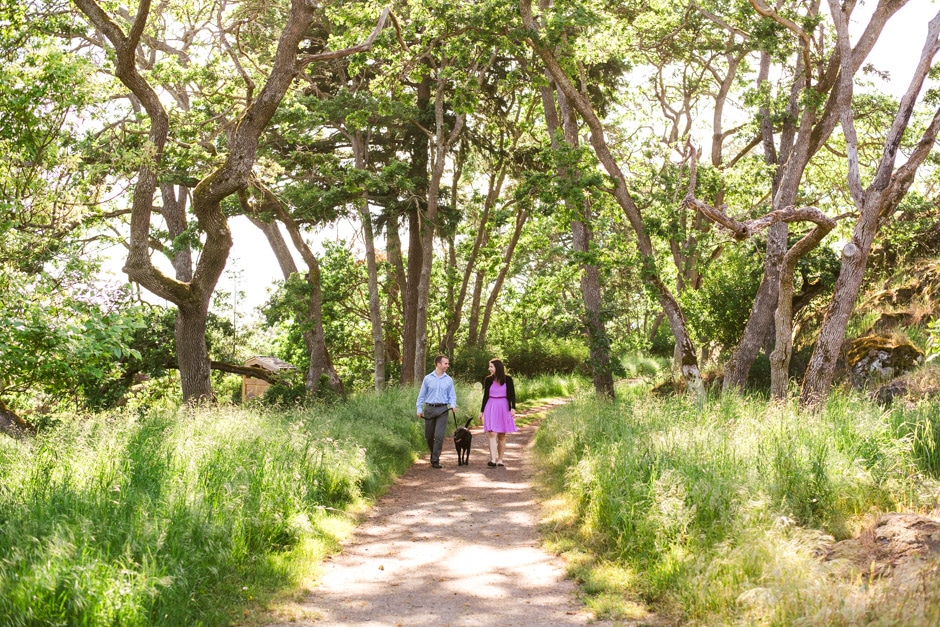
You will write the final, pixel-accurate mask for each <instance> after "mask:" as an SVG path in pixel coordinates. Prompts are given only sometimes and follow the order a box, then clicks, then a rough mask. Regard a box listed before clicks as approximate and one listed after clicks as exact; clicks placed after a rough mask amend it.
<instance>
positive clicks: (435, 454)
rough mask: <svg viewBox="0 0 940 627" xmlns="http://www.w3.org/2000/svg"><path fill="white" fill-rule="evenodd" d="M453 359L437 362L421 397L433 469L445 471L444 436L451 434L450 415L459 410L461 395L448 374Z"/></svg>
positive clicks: (420, 410) (420, 408)
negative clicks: (459, 396) (442, 454)
mask: <svg viewBox="0 0 940 627" xmlns="http://www.w3.org/2000/svg"><path fill="white" fill-rule="evenodd" d="M448 368H450V359H448V358H447V357H446V356H445V355H438V356H437V357H435V358H434V371H433V372H429V373H428V375H427V376H426V377H424V381H422V382H421V392H419V393H418V403H417V408H418V416H420V417H421V418H424V439H425V440H427V443H428V450H429V451H430V452H431V467H432V468H441V449H442V448H444V432H445V431H447V412H448V410H456V408H457V391H456V390H455V389H454V380H453V379H451V378H450V375H448V374H447V369H448Z"/></svg>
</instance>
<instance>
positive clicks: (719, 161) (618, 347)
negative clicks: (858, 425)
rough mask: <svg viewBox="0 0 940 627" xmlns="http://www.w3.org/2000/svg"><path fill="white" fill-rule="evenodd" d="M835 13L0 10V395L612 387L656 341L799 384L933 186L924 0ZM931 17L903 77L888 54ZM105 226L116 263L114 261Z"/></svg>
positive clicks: (936, 121)
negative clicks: (560, 377) (299, 378)
mask: <svg viewBox="0 0 940 627" xmlns="http://www.w3.org/2000/svg"><path fill="white" fill-rule="evenodd" d="M824 4H825V6H822V5H821V4H820V3H805V2H800V1H796V0H785V1H784V2H779V3H777V4H776V5H774V7H773V8H771V7H770V6H768V5H766V4H765V3H764V2H762V1H761V0H748V1H744V0H736V1H725V0H705V1H699V2H686V1H680V0H669V1H664V2H657V3H647V2H633V1H630V0H625V1H622V2H614V3H601V4H597V3H587V2H580V1H579V2H568V3H558V4H554V3H552V2H550V1H547V0H546V1H543V2H540V3H539V4H538V6H534V5H533V4H532V2H531V1H530V0H521V1H520V2H508V1H506V0H475V1H473V2H468V3H462V4H454V3H449V2H437V1H436V0H420V1H412V2H397V3H393V4H391V5H383V4H377V3H372V2H356V3H339V2H337V3H333V2H322V3H313V2H307V1H303V0H291V1H288V0H275V1H273V2H265V3H260V2H228V0H162V1H161V2H159V3H153V2H151V1H150V0H144V1H142V2H139V3H132V4H131V5H127V6H125V5H119V4H115V3H112V2H105V1H100V0H74V1H73V2H45V1H39V0H37V1H31V2H26V3H22V2H4V3H3V6H2V19H0V59H2V65H0V87H2V89H0V111H2V113H3V115H2V116H0V148H2V149H3V153H4V155H5V158H4V160H3V162H2V163H0V238H2V242H3V246H2V248H0V286H2V290H3V294H4V296H5V297H4V298H3V301H2V304H0V319H2V320H3V321H4V328H5V329H6V330H7V333H6V334H5V337H4V340H3V341H2V342H0V363H2V364H4V375H3V378H2V379H0V400H2V401H3V402H4V407H6V408H8V409H9V410H10V411H11V412H14V413H16V412H17V411H20V412H23V411H28V410H32V409H34V408H36V407H37V406H40V405H42V404H43V403H48V402H49V399H51V398H55V399H58V400H59V401H60V402H66V400H67V402H70V403H76V404H79V405H87V406H92V407H97V406H101V405H102V404H104V405H106V404H108V403H114V402H120V398H121V395H122V394H123V393H124V392H125V391H126V390H127V389H129V388H130V386H131V385H133V383H134V380H135V377H137V378H138V379H139V377H140V376H142V375H143V374H146V375H147V376H151V377H155V378H156V377H161V376H166V373H168V372H172V371H176V372H178V375H179V377H180V378H179V380H178V381H179V383H178V385H179V389H180V391H181V396H182V398H183V399H184V400H187V401H199V400H207V399H212V398H215V397H217V396H218V394H217V391H218V390H219V389H220V387H219V386H220V379H219V378H218V376H216V375H212V374H211V373H212V370H213V369H222V370H225V369H226V368H227V369H228V371H229V372H232V371H233V370H232V367H234V366H236V365H237V364H239V363H242V362H244V361H246V360H247V359H248V358H249V357H251V356H252V354H253V353H260V354H272V355H276V356H279V357H281V358H283V359H286V360H288V361H290V362H292V363H293V364H294V365H295V366H297V368H298V369H299V370H300V371H301V372H306V376H305V377H304V382H303V384H302V385H303V389H304V390H305V391H306V393H308V394H311V395H316V394H322V393H324V391H323V389H324V388H325V389H326V390H329V391H331V393H335V394H339V395H343V394H345V393H347V391H348V390H355V389H363V388H366V387H374V388H375V389H381V388H383V387H384V386H385V385H386V384H387V382H397V383H404V384H410V383H412V382H414V381H415V380H417V379H419V378H420V377H421V376H422V374H423V371H425V369H427V368H428V367H429V365H430V363H431V362H432V361H433V357H434V355H435V354H437V353H440V352H443V353H447V354H449V355H451V356H452V358H454V363H455V371H458V372H464V373H465V376H468V377H476V376H481V375H482V374H484V373H485V359H484V360H483V362H482V363H483V365H482V366H481V365H480V364H481V359H483V357H484V356H486V355H491V356H501V357H503V358H504V360H505V361H506V362H507V365H508V366H509V368H510V369H511V370H515V371H517V372H537V371H540V369H541V370H543V371H544V370H550V369H556V370H557V369H564V370H578V371H581V372H584V373H585V374H586V375H588V376H591V377H593V378H594V383H595V388H596V390H597V392H598V393H599V394H602V395H606V396H612V395H613V393H614V387H613V381H614V379H615V378H616V377H618V376H621V375H622V374H623V368H622V361H623V359H624V357H625V356H626V355H629V354H632V353H641V354H648V355H657V356H659V357H662V358H664V359H668V360H670V361H671V362H672V363H673V367H674V371H675V373H676V375H677V377H678V378H679V379H681V380H682V382H683V384H684V385H685V386H686V387H687V388H688V389H689V390H691V391H692V392H694V393H698V394H702V393H703V390H704V388H703V378H702V373H703V372H704V371H715V370H717V371H721V372H723V374H724V389H725V391H726V392H729V393H731V392H735V391H738V390H741V389H744V388H745V387H746V386H751V387H755V388H756V389H760V390H764V391H768V392H771V393H772V394H773V395H774V396H777V397H783V396H786V395H787V394H789V393H790V390H789V384H790V382H791V380H792V379H794V378H796V379H797V380H802V379H803V378H804V369H808V370H806V371H805V372H807V373H808V374H805V378H806V381H805V382H804V384H803V391H802V397H801V398H802V401H803V402H804V404H806V405H813V404H815V403H817V402H818V401H819V400H820V399H821V398H824V397H825V395H826V393H827V391H828V389H829V387H830V386H831V385H832V380H833V376H834V375H835V370H836V361H837V359H838V354H839V351H840V350H841V347H842V343H843V341H844V340H845V338H846V334H847V332H849V327H850V324H849V321H850V319H851V316H852V314H853V311H854V309H855V306H856V301H857V298H858V294H859V292H860V290H861V289H862V286H863V284H864V282H865V281H866V280H872V277H873V271H872V270H871V268H870V263H869V258H870V257H871V260H872V262H874V263H876V264H877V263H879V262H880V260H882V259H883V255H891V254H893V253H892V251H896V252H895V253H894V254H895V256H894V259H895V260H896V262H898V263H907V262H911V261H912V260H913V259H914V258H915V253H914V252H912V248H911V246H910V245H908V244H907V243H905V241H904V237H905V233H906V230H905V229H904V228H895V227H896V224H897V223H899V222H900V223H904V222H905V221H906V220H909V219H911V218H910V216H912V215H918V216H924V215H925V212H922V211H921V212H918V211H917V210H916V209H912V208H911V207H913V206H914V205H917V204H918V203H919V205H920V206H934V205H933V203H935V202H936V196H935V194H936V192H935V189H936V186H935V185H933V182H934V179H935V178H936V176H937V174H936V167H935V165H936V162H937V157H936V153H935V151H934V149H933V148H934V144H935V140H936V135H937V132H938V130H940V108H938V105H937V98H936V94H935V90H936V87H937V85H936V78H937V70H936V67H937V65H936V64H937V54H938V52H940V14H937V11H936V10H933V11H932V12H931V11H927V12H925V9H924V7H923V6H919V7H914V6H909V5H915V4H917V3H913V2H907V1H905V0H879V1H878V2H875V3H873V4H874V6H872V7H868V6H862V5H861V4H860V3H855V2H848V3H839V2H835V1H834V0H830V1H829V2H827V3H824ZM915 9H916V10H917V11H919V12H920V13H918V15H920V16H922V19H921V21H919V22H918V23H917V28H916V29H913V30H912V31H911V32H910V33H909V37H910V38H911V39H912V40H913V39H916V40H917V42H916V45H912V46H910V49H909V52H906V53H905V54H908V55H909V57H907V58H904V59H900V60H899V61H898V62H899V63H900V64H902V65H904V66H907V67H910V68H913V72H912V75H909V76H908V75H906V76H905V78H904V79H903V80H904V81H906V82H905V83H904V84H897V85H895V86H894V87H893V89H892V90H891V91H890V92H886V91H884V90H883V89H882V88H880V87H879V86H881V85H883V84H884V81H885V79H886V78H887V77H888V72H889V71H890V69H891V68H888V67H887V66H886V65H884V61H883V60H882V59H879V58H877V57H872V54H873V50H875V44H876V43H877V42H878V41H879V40H880V39H883V37H884V36H885V35H884V33H885V32H886V30H885V29H886V25H888V24H889V23H891V22H892V21H893V20H898V19H906V18H907V16H908V15H909V14H912V13H913V11H914V10H915ZM926 215H927V216H928V217H927V218H925V219H924V221H923V222H924V223H923V224H920V223H918V225H916V226H912V228H923V229H924V231H925V232H932V231H930V229H933V228H934V226H933V225H935V222H936V221H935V220H933V221H931V218H930V217H929V215H930V214H929V211H928V212H926ZM234 216H245V217H247V218H248V219H250V220H251V222H252V223H253V224H254V225H255V226H256V227H257V237H256V239H254V240H252V241H251V242H239V241H235V242H233V238H232V231H231V228H230V226H229V221H230V220H231V219H232V218H233V217H234ZM240 219H244V218H240ZM338 224H339V225H342V229H341V230H342V231H343V232H344V233H346V234H347V236H348V237H347V238H346V239H345V241H342V242H332V243H329V242H325V241H324V237H323V230H324V229H325V228H328V227H331V226H335V225H338ZM907 236H908V237H909V232H908V233H907ZM233 245H234V246H235V247H236V249H242V250H245V249H247V250H249V251H250V250H251V248H250V247H258V246H270V247H271V248H272V250H273V251H274V253H275V256H276V258H277V259H278V263H279V267H280V270H281V273H282V276H283V282H280V283H278V284H276V285H254V284H251V285H244V284H243V285H241V286H240V287H239V289H243V290H250V291H251V292H253V293H255V294H264V293H267V291H268V290H270V293H271V295H270V297H269V300H268V302H267V304H266V305H265V306H264V307H263V311H262V313H263V316H261V315H259V316H256V317H253V318H252V319H251V320H248V321H246V320H240V319H239V316H240V315H241V316H244V314H245V312H239V311H238V310H237V307H236V306H234V305H232V306H230V305H228V304H226V303H228V302H229V300H230V299H227V298H219V289H220V279H222V277H223V273H224V272H225V268H226V264H230V263H231V261H230V253H231V250H232V247H233ZM115 246H117V247H120V249H121V250H123V251H125V252H124V254H123V269H124V272H125V273H126V278H127V285H123V286H120V285H109V284H102V282H101V281H100V280H99V279H98V278H97V272H98V269H99V268H100V265H101V263H102V259H103V256H104V252H103V251H104V250H106V249H107V248H108V247H115ZM241 247H247V248H241ZM902 249H903V250H902ZM933 252H935V251H934V250H933V249H932V248H931V247H930V246H927V247H926V250H920V251H919V252H918V253H916V254H917V255H930V254H932V253H933ZM248 255H249V258H248V259H249V260H248V263H249V264H250V263H254V261H253V260H252V257H250V255H251V252H249V253H248ZM243 258H244V257H243ZM257 300H260V299H257ZM214 303H215V304H214ZM807 312H815V316H816V317H815V320H816V324H803V323H802V322H801V321H802V320H803V319H804V318H806V317H807ZM226 347H227V348H226ZM760 359H767V360H769V364H770V365H769V367H770V371H771V376H770V377H769V378H768V377H764V378H761V377H760V376H758V374H757V373H756V371H754V369H753V365H754V364H755V362H756V361H760ZM461 360H463V361H464V363H465V364H466V366H467V369H466V370H462V368H461V367H460V366H458V363H459V362H460V361H461ZM223 362H224V363H227V364H228V366H227V367H226V368H223V367H222V366H221V364H223ZM473 368H476V369H479V370H480V372H474V371H473ZM115 382H123V383H121V384H120V385H117V384H116V383H115ZM115 385H117V387H115ZM291 385H293V384H291ZM297 385H298V386H300V385H301V384H300V383H297Z"/></svg>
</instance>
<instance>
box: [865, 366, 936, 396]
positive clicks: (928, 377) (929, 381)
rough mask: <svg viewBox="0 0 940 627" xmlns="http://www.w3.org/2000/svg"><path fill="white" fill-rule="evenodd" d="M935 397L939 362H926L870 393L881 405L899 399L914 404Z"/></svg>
mask: <svg viewBox="0 0 940 627" xmlns="http://www.w3.org/2000/svg"><path fill="white" fill-rule="evenodd" d="M937 397H940V364H936V365H935V364H927V365H926V366H924V367H923V368H918V369H916V370H914V371H912V372H909V373H906V374H903V375H901V376H899V377H896V378H895V379H892V380H891V381H889V382H888V383H886V384H885V385H883V386H881V387H880V388H878V390H877V391H875V392H873V393H872V398H873V399H874V400H876V401H877V402H879V403H880V404H882V405H890V404H891V403H893V402H894V401H896V400H899V399H901V400H904V401H906V402H907V403H910V404H916V403H918V402H921V401H929V400H930V399H934V398H937Z"/></svg>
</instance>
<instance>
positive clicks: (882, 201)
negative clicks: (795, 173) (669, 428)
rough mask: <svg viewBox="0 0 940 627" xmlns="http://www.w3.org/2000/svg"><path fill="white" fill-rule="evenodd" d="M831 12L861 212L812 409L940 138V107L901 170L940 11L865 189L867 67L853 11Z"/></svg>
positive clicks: (851, 174)
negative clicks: (872, 263)
mask: <svg viewBox="0 0 940 627" xmlns="http://www.w3.org/2000/svg"><path fill="white" fill-rule="evenodd" d="M902 4H903V3H902ZM879 8H880V5H879ZM829 10H830V12H831V14H832V16H833V21H834V22H835V26H836V33H837V37H838V48H839V54H840V57H841V58H840V71H841V75H840V87H841V89H842V91H843V93H844V94H846V95H845V96H844V100H843V101H842V102H841V103H840V106H839V107H838V109H837V113H838V115H839V117H840V120H841V122H842V130H843V133H844V134H845V137H846V142H847V146H848V184H849V190H850V191H851V194H852V200H853V201H854V203H855V207H856V209H857V211H858V220H857V222H856V224H855V229H854V231H853V233H852V239H851V240H850V241H849V242H848V243H847V244H846V245H845V246H844V247H843V248H842V270H841V272H840V273H839V278H838V280H837V281H836V287H835V291H834V293H833V295H832V300H831V301H830V303H829V307H828V309H827V310H826V315H825V318H824V320H823V324H822V328H821V329H820V333H819V339H818V340H817V342H816V348H815V350H814V351H813V356H812V357H811V358H810V362H809V366H808V367H807V369H806V375H805V377H804V378H803V389H802V391H801V393H800V403H801V404H803V405H806V406H817V405H818V404H819V403H820V402H821V401H822V400H824V399H825V398H826V396H827V395H828V391H829V386H830V385H831V383H832V377H833V373H834V371H835V364H836V358H837V357H838V355H839V352H840V351H841V349H842V341H843V340H844V338H845V328H846V325H847V324H848V319H849V315H850V314H851V313H852V310H853V309H854V307H855V300H856V299H857V298H858V293H859V289H860V287H861V284H862V278H863V277H864V274H865V268H866V264H867V260H868V256H869V254H870V252H871V246H872V242H873V241H874V239H875V237H876V236H877V234H878V230H879V227H880V225H881V223H882V222H883V221H884V220H886V219H888V217H889V216H890V215H891V214H892V213H893V212H894V209H895V208H896V207H897V206H898V203H899V202H900V201H901V199H902V198H903V197H904V194H905V193H907V190H908V189H909V188H910V186H911V184H912V183H913V181H914V177H915V175H916V174H917V170H918V169H919V168H920V166H921V165H922V164H923V163H924V160H925V159H926V158H927V156H928V155H929V154H930V152H931V151H932V150H933V147H934V143H935V142H936V139H937V134H938V133H940V107H937V109H936V110H935V112H934V114H933V117H932V119H931V120H930V121H929V123H928V125H927V127H926V128H925V129H924V130H923V132H922V133H921V134H920V138H919V139H918V140H917V142H916V143H914V144H913V147H912V149H911V151H910V153H909V154H908V155H907V160H906V161H905V162H904V164H903V165H901V166H900V167H897V168H896V167H895V162H896V159H897V156H898V151H899V150H900V149H901V145H902V141H903V139H904V134H905V132H906V131H907V130H908V127H909V126H910V124H911V121H912V116H913V113H914V108H915V105H916V104H917V100H918V96H919V95H920V93H921V91H922V90H923V88H924V84H925V81H926V79H927V76H928V74H929V73H930V71H931V65H932V63H933V59H934V57H936V55H937V54H938V52H940V12H938V13H937V15H936V16H935V17H934V18H933V19H932V20H931V21H930V24H929V25H928V28H927V37H926V39H925V41H924V47H923V51H922V52H921V56H920V59H919V60H918V62H917V65H916V67H915V70H914V75H913V76H912V78H911V82H910V83H909V85H908V88H907V91H906V92H905V94H904V96H903V97H902V98H901V103H900V106H899V107H898V111H897V114H896V115H895V117H894V121H893V123H892V125H891V128H890V130H889V131H888V133H887V136H886V137H885V140H884V151H883V153H882V156H881V159H880V160H879V161H878V163H877V164H876V165H875V167H874V171H873V173H872V175H871V183H870V184H869V185H868V187H867V188H864V189H863V188H862V174H861V168H860V164H859V158H858V156H859V147H858V138H857V137H856V133H855V119H854V113H853V110H852V107H851V101H852V98H851V95H852V93H853V83H852V79H851V76H852V70H853V69H854V68H856V67H858V65H859V64H860V62H861V61H860V59H859V58H858V56H859V54H860V53H859V51H858V47H856V48H855V49H853V48H852V46H851V43H850V40H849V32H848V21H849V17H850V15H851V11H849V10H848V8H847V7H842V6H840V5H839V4H838V3H836V2H834V1H833V0H830V2H829ZM879 14H880V12H879V11H877V10H876V17H879ZM872 19H873V20H874V19H875V18H872ZM882 19H887V18H886V17H884V18H882Z"/></svg>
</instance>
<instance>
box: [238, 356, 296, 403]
mask: <svg viewBox="0 0 940 627" xmlns="http://www.w3.org/2000/svg"><path fill="white" fill-rule="evenodd" d="M245 365H246V366H255V367H256V368H264V369H265V370H267V371H269V372H283V371H285V370H296V368H295V367H294V366H292V365H290V364H289V363H287V362H286V361H284V360H283V359H278V358H277V357H265V356H258V357H252V358H251V359H249V360H248V361H246V362H245ZM269 387H271V384H270V383H268V382H267V381H265V380H264V379H256V378H255V377H249V376H247V375H243V376H242V402H243V403H244V402H245V401H247V400H250V399H253V398H257V397H259V396H262V395H263V394H264V393H265V392H266V391H267V389H268V388H269Z"/></svg>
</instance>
